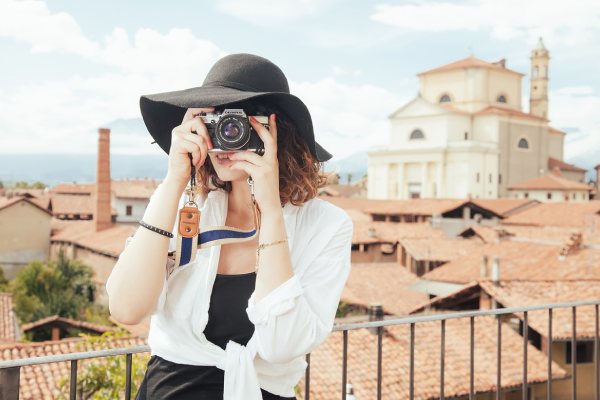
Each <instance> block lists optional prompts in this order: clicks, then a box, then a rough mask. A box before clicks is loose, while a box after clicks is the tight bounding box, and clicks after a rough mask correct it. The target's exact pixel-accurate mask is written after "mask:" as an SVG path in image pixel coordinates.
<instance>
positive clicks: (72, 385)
mask: <svg viewBox="0 0 600 400" xmlns="http://www.w3.org/2000/svg"><path fill="white" fill-rule="evenodd" d="M69 399H70V400H77V360H71V379H70V382H69Z"/></svg>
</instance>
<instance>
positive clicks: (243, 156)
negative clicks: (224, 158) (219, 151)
mask: <svg viewBox="0 0 600 400" xmlns="http://www.w3.org/2000/svg"><path fill="white" fill-rule="evenodd" d="M229 159H230V160H243V161H248V162H250V163H252V164H254V165H256V166H257V167H262V166H264V165H265V164H266V162H265V159H264V158H263V157H262V156H259V155H258V154H256V153H255V152H253V151H239V152H236V153H231V154H230V155H229Z"/></svg>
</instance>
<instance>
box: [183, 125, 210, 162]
mask: <svg viewBox="0 0 600 400" xmlns="http://www.w3.org/2000/svg"><path fill="white" fill-rule="evenodd" d="M181 137H182V139H184V140H189V141H190V142H193V143H195V144H197V145H198V147H200V149H201V150H202V156H201V160H200V165H202V164H204V160H205V158H206V154H207V153H208V143H206V141H205V140H204V138H203V137H200V136H198V135H196V134H194V133H190V132H183V133H182V134H181Z"/></svg>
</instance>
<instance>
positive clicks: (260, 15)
mask: <svg viewBox="0 0 600 400" xmlns="http://www.w3.org/2000/svg"><path fill="white" fill-rule="evenodd" d="M333 1H335V0H277V1H273V0H255V1H244V0H218V1H217V2H216V8H217V10H219V11H221V12H222V13H224V14H228V15H231V16H232V17H235V18H237V19H240V20H242V21H246V22H250V23H252V24H254V25H258V26H263V27H269V26H279V25H282V24H286V23H289V22H293V21H297V20H299V19H302V18H305V17H307V16H310V15H314V14H316V13H317V12H318V11H320V10H323V9H325V8H327V7H329V6H330V5H331V3H333ZM225 22H227V21H224V23H225Z"/></svg>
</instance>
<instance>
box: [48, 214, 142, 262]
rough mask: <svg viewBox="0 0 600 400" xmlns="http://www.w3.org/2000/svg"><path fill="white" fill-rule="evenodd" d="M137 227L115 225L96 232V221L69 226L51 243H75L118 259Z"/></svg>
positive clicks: (55, 235) (52, 239)
mask: <svg viewBox="0 0 600 400" xmlns="http://www.w3.org/2000/svg"><path fill="white" fill-rule="evenodd" d="M137 228H138V227H137V225H129V224H113V226H112V227H110V228H108V229H103V230H101V231H98V232H96V230H95V224H94V221H77V222H76V223H72V224H68V225H66V226H65V227H64V228H63V229H61V230H60V231H58V232H57V233H55V234H54V235H52V237H51V238H50V241H51V242H67V243H75V244H77V245H79V246H82V247H85V248H88V249H91V250H94V251H97V252H100V253H102V254H106V255H108V256H111V257H115V258H117V257H118V256H119V254H121V252H122V251H123V249H124V248H125V240H126V239H127V238H128V237H129V236H130V235H132V234H133V233H134V232H135V231H136V230H137Z"/></svg>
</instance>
